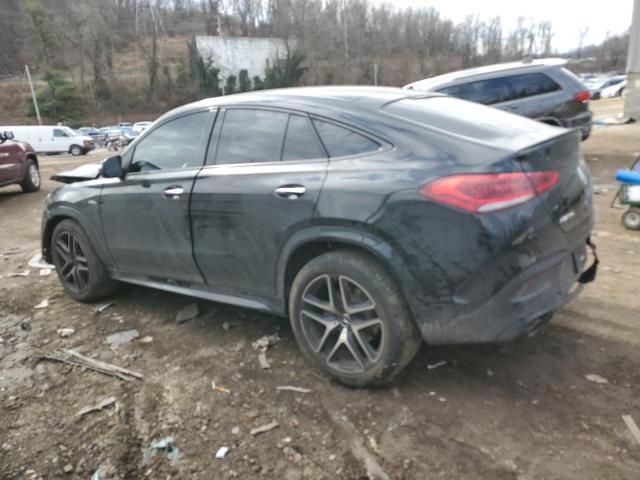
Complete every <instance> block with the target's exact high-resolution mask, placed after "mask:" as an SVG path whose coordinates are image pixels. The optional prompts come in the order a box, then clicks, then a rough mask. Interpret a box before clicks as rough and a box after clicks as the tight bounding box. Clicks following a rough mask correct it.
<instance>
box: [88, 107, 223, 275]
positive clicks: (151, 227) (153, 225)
mask: <svg viewBox="0 0 640 480" xmlns="http://www.w3.org/2000/svg"><path fill="white" fill-rule="evenodd" d="M214 116H215V112H212V111H209V110H208V109H207V110H203V111H199V112H195V113H190V114H186V115H182V116H180V117H177V118H172V119H170V120H168V121H165V122H163V123H161V124H159V125H158V126H157V127H156V128H154V129H153V130H152V131H151V132H149V133H148V134H147V135H145V137H144V138H142V139H141V140H140V141H139V142H138V143H137V144H136V145H135V148H134V150H133V151H132V152H130V151H127V152H126V153H125V157H128V156H132V158H131V159H130V160H129V161H128V162H127V163H129V165H128V172H127V174H126V176H125V178H124V179H123V180H121V179H118V178H115V179H106V180H105V183H104V186H103V189H102V195H101V198H100V215H101V220H102V229H103V234H104V237H105V239H106V243H107V245H108V248H109V251H110V253H111V256H112V259H113V262H114V263H115V266H116V269H117V271H118V273H120V274H121V275H124V276H132V275H135V276H145V277H150V278H152V279H155V280H171V281H177V282H186V283H190V284H192V283H195V284H198V283H200V284H201V283H203V279H202V276H201V275H200V272H199V271H198V268H197V266H196V264H195V261H194V259H193V252H192V236H191V225H190V221H189V198H190V194H191V189H192V187H193V182H194V179H195V177H196V175H197V173H198V171H199V170H200V169H201V168H202V164H203V162H204V156H205V151H206V145H207V141H208V140H209V133H210V131H211V124H212V121H213V117H214Z"/></svg>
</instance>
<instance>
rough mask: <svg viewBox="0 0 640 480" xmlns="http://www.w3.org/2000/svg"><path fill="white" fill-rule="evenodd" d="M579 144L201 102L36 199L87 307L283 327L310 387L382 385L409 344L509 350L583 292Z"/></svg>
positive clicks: (373, 97)
mask: <svg viewBox="0 0 640 480" xmlns="http://www.w3.org/2000/svg"><path fill="white" fill-rule="evenodd" d="M579 144H580V135H579V134H578V133H577V132H575V131H567V130H564V129H558V128H555V127H550V126H548V125H544V124H542V123H539V122H534V121H532V120H529V119H527V118H524V117H520V116H517V115H511V114H509V113H505V112H501V111H499V110H496V109H492V108H487V107H484V106H482V105H477V104H474V103H471V102H466V101H464V100H458V99H455V98H450V97H446V96H444V95H440V94H424V93H423V94H416V93H415V92H411V91H409V90H402V89H396V88H365V89H363V88H355V87H353V88H347V87H342V88H303V89H291V90H274V91H264V92H259V93H258V92H256V93H247V94H240V95H230V96H225V97H221V98H215V99H208V100H203V101H200V102H197V103H193V104H190V105H186V106H184V107H180V108H178V109H176V110H173V111H172V112H169V113H167V114H166V115H164V116H163V117H162V118H160V119H159V120H158V121H156V122H155V123H154V125H153V126H152V127H150V129H149V130H147V131H145V132H144V133H143V134H142V135H141V136H140V137H139V138H137V139H136V140H135V141H134V142H133V143H132V144H131V145H130V146H129V147H128V148H127V149H126V150H125V151H124V152H123V153H122V155H121V156H114V157H111V158H109V159H107V160H105V161H104V162H103V164H102V165H101V166H100V165H96V166H95V167H91V166H84V167H82V168H81V169H79V170H77V171H72V172H67V173H65V174H60V175H58V176H57V178H58V179H60V180H62V181H64V182H73V183H70V184H69V185H65V186H63V187H62V188H60V189H58V190H56V191H55V192H53V193H52V194H50V196H49V197H48V199H47V203H46V207H45V211H44V216H43V229H42V249H43V255H44V257H45V258H46V259H47V260H48V261H50V262H53V263H54V264H55V266H56V271H57V273H58V275H59V278H60V280H61V282H62V285H63V286H64V288H65V289H66V291H67V292H68V294H69V295H71V296H72V297H73V298H76V299H78V300H80V301H94V300H97V299H100V298H102V297H104V296H106V295H109V294H111V293H113V291H114V288H115V287H116V285H117V283H116V281H121V282H127V283H133V284H138V285H145V286H149V287H154V288H160V289H163V290H169V291H172V292H177V293H183V294H187V295H193V296H196V297H201V298H204V299H208V300H213V301H217V302H224V303H230V304H235V305H241V306H244V307H250V308H255V309H260V310H264V311H268V312H272V313H276V314H279V315H283V316H288V317H289V318H290V321H291V326H292V329H293V332H294V334H295V336H296V339H297V340H298V342H299V344H300V346H301V348H302V351H303V352H304V353H305V355H306V356H307V357H308V358H309V359H310V360H311V361H312V362H313V363H314V364H315V365H317V366H318V367H319V368H321V369H322V370H324V371H325V372H326V373H328V374H329V375H331V376H332V377H334V378H336V379H338V380H339V381H341V382H342V383H344V384H347V385H352V386H361V385H368V384H375V383H381V382H384V381H387V380H389V379H391V378H393V376H394V375H395V374H397V373H398V372H399V371H400V370H401V369H402V368H403V367H404V366H405V365H407V363H408V362H409V361H410V360H411V358H412V357H413V356H414V355H415V353H416V351H417V350H418V347H419V345H420V343H421V342H420V340H421V337H422V339H424V340H425V341H426V342H428V343H431V344H438V343H440V344H442V343H465V342H488V341H496V340H509V339H512V338H515V337H516V336H518V335H521V334H524V333H528V332H531V331H533V330H535V329H536V328H538V327H539V325H540V324H541V323H543V322H545V321H547V320H548V319H549V318H550V314H551V312H553V311H554V310H555V309H557V308H559V307H560V306H562V305H564V304H565V303H566V302H568V301H569V300H570V299H571V298H572V296H573V295H575V294H576V292H577V291H579V289H575V290H574V289H573V287H574V286H575V283H576V281H577V280H579V279H581V280H582V281H586V280H585V277H584V275H582V269H583V266H584V264H585V254H586V246H587V242H588V238H589V235H590V232H591V227H592V221H593V217H592V204H591V186H590V180H589V176H588V174H587V173H586V170H585V169H584V166H583V165H582V163H581V155H580V149H579ZM591 272H592V275H593V269H592V270H591ZM569 292H571V293H569Z"/></svg>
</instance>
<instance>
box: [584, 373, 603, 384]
mask: <svg viewBox="0 0 640 480" xmlns="http://www.w3.org/2000/svg"><path fill="white" fill-rule="evenodd" d="M584 378H586V379H587V380H589V381H590V382H593V383H598V384H601V385H602V384H605V383H609V380H607V379H606V378H604V377H601V376H600V375H596V374H595V373H589V374H588V375H585V376H584Z"/></svg>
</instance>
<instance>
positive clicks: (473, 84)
mask: <svg viewBox="0 0 640 480" xmlns="http://www.w3.org/2000/svg"><path fill="white" fill-rule="evenodd" d="M565 64H566V60H564V59H560V58H546V59H539V60H524V61H521V62H510V63H501V64H497V65H488V66H485V67H478V68H470V69H467V70H459V71H456V72H451V73H447V74H444V75H439V76H437V77H432V78H427V79H425V80H420V81H418V82H414V83H410V84H409V85H406V86H405V87H404V88H407V89H412V90H418V91H425V92H441V93H445V94H447V95H451V96H453V97H458V98H462V99H465V100H470V101H472V102H478V103H482V104H484V105H491V106H494V107H496V108H500V109H502V110H507V111H509V112H513V113H516V114H519V115H523V116H526V117H529V118H533V119H535V120H539V121H541V122H544V123H548V124H550V125H556V126H559V127H565V128H579V129H580V131H581V133H582V139H583V140H586V138H587V137H588V136H589V134H590V133H591V121H592V113H591V111H590V110H589V99H590V97H591V94H590V92H589V89H588V88H587V87H586V86H585V85H584V84H583V83H582V81H581V80H580V79H579V78H578V77H577V76H576V75H574V74H573V73H571V72H570V71H569V70H567V69H566V68H565Z"/></svg>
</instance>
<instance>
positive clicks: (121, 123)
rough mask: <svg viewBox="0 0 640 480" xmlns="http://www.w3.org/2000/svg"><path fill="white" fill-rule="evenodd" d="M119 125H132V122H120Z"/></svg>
mask: <svg viewBox="0 0 640 480" xmlns="http://www.w3.org/2000/svg"><path fill="white" fill-rule="evenodd" d="M117 126H118V127H131V122H118V125H117Z"/></svg>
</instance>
